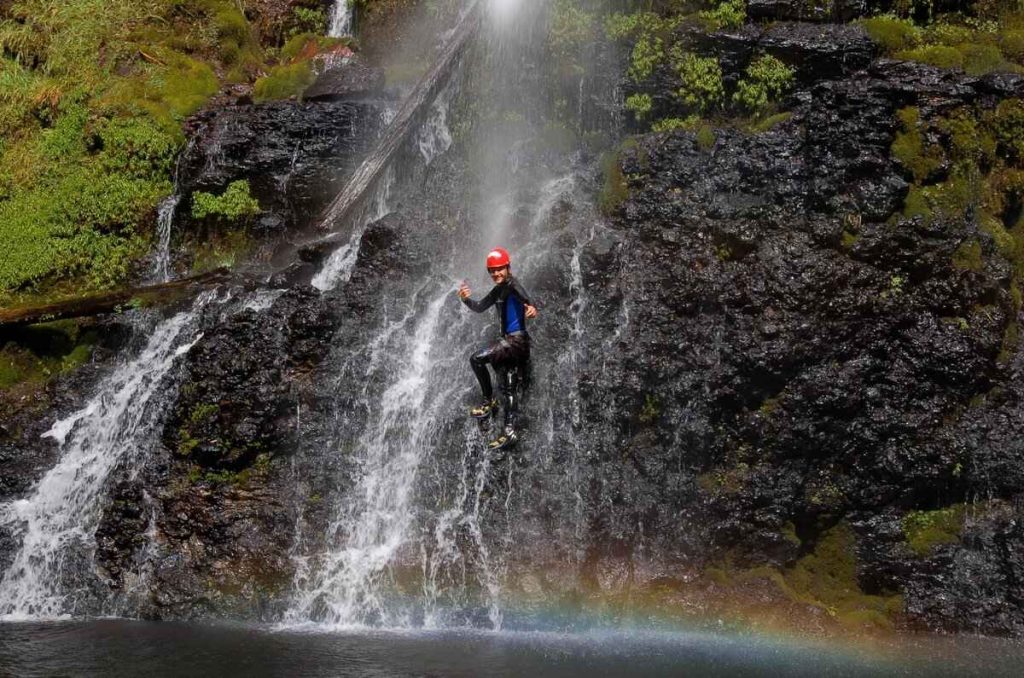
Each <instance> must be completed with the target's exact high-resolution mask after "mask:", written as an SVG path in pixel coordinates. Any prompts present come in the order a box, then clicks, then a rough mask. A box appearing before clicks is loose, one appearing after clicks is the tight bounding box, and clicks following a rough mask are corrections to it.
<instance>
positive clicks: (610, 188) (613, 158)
mask: <svg viewBox="0 0 1024 678" xmlns="http://www.w3.org/2000/svg"><path fill="white" fill-rule="evenodd" d="M601 165H602V167H603V168H604V188H603V189H602V190H601V196H600V198H599V200H598V204H599V206H600V208H601V212H602V213H604V214H606V215H611V214H614V213H615V212H617V211H618V209H619V207H620V206H621V205H622V203H623V202H625V201H626V198H628V197H629V186H628V185H627V184H626V175H625V174H623V173H622V165H621V162H620V160H619V156H618V154H617V153H605V154H604V158H603V159H602V162H601Z"/></svg>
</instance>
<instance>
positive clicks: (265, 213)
mask: <svg viewBox="0 0 1024 678" xmlns="http://www.w3.org/2000/svg"><path fill="white" fill-rule="evenodd" d="M381 110H382V108H381V105H380V104H373V103H355V102H347V103H341V102H318V103H304V104H296V103H295V102H275V103H267V104H250V105H238V106H231V107H227V108H222V109H216V110H212V111H207V112H205V113H201V114H199V115H198V116H196V117H195V118H193V119H192V120H191V121H190V125H191V127H192V129H193V131H192V134H191V136H192V139H193V141H192V143H190V145H189V148H188V149H187V151H186V152H185V153H184V154H183V156H182V158H181V162H180V165H179V170H178V172H179V176H180V180H181V190H182V192H183V193H185V194H191V193H193V192H194V191H206V192H212V193H216V194H220V193H221V192H223V191H224V189H225V188H226V187H227V185H228V184H230V183H231V182H232V181H237V180H241V179H245V180H247V181H248V182H249V184H250V187H251V190H252V194H253V196H254V197H256V198H257V199H258V200H259V202H260V207H261V209H262V212H261V214H260V216H259V218H258V219H257V221H256V224H255V231H256V232H257V234H263V235H271V236H280V235H282V234H283V233H284V232H286V231H287V230H288V229H294V228H296V227H298V228H302V227H305V226H307V225H309V224H310V223H311V222H312V221H314V220H315V217H316V215H317V213H318V212H319V210H320V209H321V208H322V207H323V206H324V205H325V204H326V202H327V201H328V200H329V199H330V198H331V197H333V195H334V192H336V191H337V189H338V187H339V183H340V182H341V181H343V180H344V178H345V177H346V176H347V175H348V174H349V173H350V172H351V171H352V169H353V168H354V167H355V165H356V163H358V162H359V160H360V159H361V157H362V155H363V154H364V153H365V151H366V150H367V149H368V148H369V145H370V144H372V143H373V140H374V139H375V138H376V135H377V132H378V131H379V129H380V126H381V124H382V120H381ZM187 212H188V210H186V209H182V210H179V219H181V218H183V215H186V214H187Z"/></svg>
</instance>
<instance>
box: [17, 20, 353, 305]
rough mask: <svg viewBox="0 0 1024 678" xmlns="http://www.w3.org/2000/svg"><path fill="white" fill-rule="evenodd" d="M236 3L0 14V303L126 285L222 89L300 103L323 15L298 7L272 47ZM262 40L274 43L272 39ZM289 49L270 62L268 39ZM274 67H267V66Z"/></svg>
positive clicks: (322, 45) (321, 41) (326, 45)
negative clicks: (233, 87) (183, 154)
mask: <svg viewBox="0 0 1024 678" xmlns="http://www.w3.org/2000/svg"><path fill="white" fill-rule="evenodd" d="M243 9H244V4H243V3H239V2H236V1H235V0H153V1H152V2H146V3H139V2H135V1H134V0H61V1H60V2H57V1H56V0H14V1H13V2H11V1H8V2H2V3H0V128H2V129H3V130H4V133H3V137H2V139H0V241H2V242H3V243H4V248H5V252H4V256H3V257H0V303H11V302H12V301H13V300H14V299H15V298H19V299H22V298H25V297H26V296H28V295H32V294H35V295H44V294H47V293H48V290H53V289H55V288H56V287H57V286H60V287H61V288H62V289H63V290H64V291H65V292H67V291H70V290H71V289H74V291H75V292H78V293H81V292H88V291H92V290H95V289H100V288H104V287H109V286H111V285H114V284H117V283H119V282H122V281H123V280H124V279H125V278H126V277H127V276H129V275H130V274H131V273H132V272H133V269H134V267H135V265H136V262H137V261H138V259H139V258H140V257H141V256H143V255H144V254H146V252H147V251H148V249H149V247H150V243H151V239H152V236H153V229H152V226H153V223H154V217H155V208H156V206H157V205H158V204H159V203H160V201H161V200H162V199H163V198H164V197H166V196H167V195H168V193H169V192H170V191H171V190H172V185H171V174H172V171H173V165H174V161H175V158H176V155H177V153H178V152H179V151H180V149H181V148H182V146H183V144H184V135H183V133H182V122H183V121H184V119H185V118H186V117H188V116H189V115H192V114H193V113H195V112H196V111H198V110H199V109H200V108H201V107H202V106H203V105H205V104H206V102H207V101H208V100H209V99H210V97H212V96H213V95H214V94H216V93H217V92H218V91H219V90H220V88H221V85H222V83H224V82H233V83H252V82H254V81H255V80H256V79H257V76H258V75H261V74H264V73H266V74H267V76H266V77H265V78H263V79H262V80H261V81H260V83H259V85H258V87H257V92H256V96H257V97H258V98H280V97H288V96H292V95H293V94H299V93H301V91H302V89H304V88H305V86H306V85H308V84H309V82H310V80H311V70H310V67H309V61H310V59H312V58H314V57H315V56H316V55H317V54H319V53H320V52H322V51H324V50H326V49H331V48H334V47H336V46H337V45H339V44H342V43H344V42H346V41H345V40H337V39H328V38H322V37H319V36H317V35H311V34H310V31H313V32H318V31H322V29H323V26H324V25H325V23H326V15H325V13H324V11H323V9H322V8H320V7H318V6H316V4H315V3H311V2H300V3H294V7H293V9H292V12H291V15H290V17H288V18H286V19H285V24H284V25H285V26H287V27H288V31H287V34H285V33H284V31H283V30H282V32H281V33H280V35H278V36H277V37H275V38H273V39H272V40H270V41H267V40H265V38H266V36H262V35H261V34H260V31H259V30H258V29H257V28H256V27H255V26H254V25H253V24H251V23H250V22H249V20H248V19H247V18H246V15H245V14H244V12H243ZM266 30H268V31H271V32H272V28H267V29H266ZM288 36H291V37H292V40H291V41H289V42H288V44H286V45H284V46H283V48H282V49H281V50H280V52H278V51H277V50H276V47H277V44H279V43H275V42H274V40H282V41H283V40H284V39H285V38H286V37H288ZM276 55H279V56H277V58H276V60H278V61H279V63H277V64H276V65H275V64H274V61H275V56H276Z"/></svg>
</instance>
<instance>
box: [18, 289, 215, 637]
mask: <svg viewBox="0 0 1024 678" xmlns="http://www.w3.org/2000/svg"><path fill="white" fill-rule="evenodd" d="M212 296H213V293H205V294H204V295H202V296H200V297H199V298H198V299H197V300H196V302H195V304H194V305H193V307H192V309H191V310H189V311H186V312H183V313H179V314H177V315H175V316H174V317H172V318H170V319H168V320H165V321H163V322H161V323H160V324H159V325H157V327H156V329H155V330H154V331H153V333H152V335H151V336H150V338H149V341H148V343H147V345H146V347H145V348H144V349H143V350H142V352H141V353H140V354H139V355H138V356H137V357H135V358H134V359H132V360H129V361H127V362H125V363H124V364H122V365H119V366H118V367H117V368H115V369H114V371H113V372H112V373H111V374H110V375H109V376H107V377H106V378H105V379H104V380H103V381H102V382H101V383H100V384H99V385H98V386H97V388H96V394H95V395H94V396H93V398H92V399H91V400H90V401H89V402H88V403H87V404H86V405H85V407H83V408H81V409H80V410H78V411H77V412H74V413H72V414H71V415H69V416H68V417H66V418H64V419H62V420H60V421H58V422H56V423H55V424H54V425H53V426H52V427H51V428H50V430H49V431H48V432H47V433H46V434H45V435H46V436H47V437H50V438H53V439H54V440H56V441H57V442H58V444H59V445H60V461H59V462H58V464H57V465H56V466H55V467H54V468H53V469H51V470H50V471H49V472H48V473H47V474H46V475H45V476H44V477H43V478H42V480H41V481H40V482H39V484H38V485H37V486H36V488H35V490H34V491H33V493H32V495H31V496H29V497H28V498H26V499H20V500H17V501H14V502H11V503H10V504H7V505H6V506H4V507H3V508H2V511H0V519H2V520H3V521H4V522H7V523H11V524H13V525H14V530H15V535H16V538H20V541H21V547H20V549H19V550H18V552H17V553H16V555H15V556H14V560H13V562H12V563H11V565H10V567H8V569H7V571H6V572H4V574H3V578H2V579H0V618H6V619H39V618H44V619H45V618H57V617H62V616H68V615H74V614H81V613H83V612H85V611H88V609H89V608H88V605H87V602H88V600H87V599H88V595H89V593H88V582H89V577H90V573H91V554H92V551H93V550H94V549H95V532H96V527H97V524H98V521H99V519H100V514H101V511H102V507H103V498H104V495H103V491H104V489H105V487H106V484H107V480H108V478H109V477H110V475H111V473H112V472H113V471H114V470H115V469H118V468H124V466H125V465H137V464H139V463H141V462H142V461H143V457H144V453H145V445H146V443H147V442H148V441H149V440H150V439H151V437H152V436H154V435H155V434H156V432H157V430H158V425H159V423H160V422H161V421H162V414H163V413H164V411H165V408H164V407H163V402H164V400H163V396H165V395H166V393H165V391H166V386H167V383H166V380H165V376H166V375H167V374H168V372H169V371H170V370H171V368H172V367H173V366H174V364H175V360H176V358H178V357H179V356H181V355H183V354H184V353H186V352H187V351H188V350H189V349H190V348H191V347H192V346H193V345H194V344H195V342H196V341H197V340H198V337H199V334H198V332H199V330H198V320H199V317H200V313H201V311H202V309H203V307H204V306H205V305H206V304H207V303H209V301H210V300H211V299H212Z"/></svg>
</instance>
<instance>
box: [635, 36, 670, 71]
mask: <svg viewBox="0 0 1024 678" xmlns="http://www.w3.org/2000/svg"><path fill="white" fill-rule="evenodd" d="M664 59H665V48H664V45H663V43H662V41H661V38H659V37H657V36H646V35H645V36H642V37H641V38H640V39H639V40H637V41H636V44H635V45H634V46H633V53H632V57H631V59H630V62H629V76H630V77H631V78H633V81H634V82H640V81H642V80H645V79H647V78H649V77H650V76H651V73H653V72H654V68H655V67H656V66H657V65H658V64H660V63H661V62H662V61H664Z"/></svg>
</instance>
